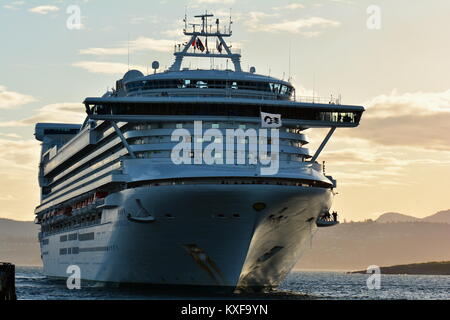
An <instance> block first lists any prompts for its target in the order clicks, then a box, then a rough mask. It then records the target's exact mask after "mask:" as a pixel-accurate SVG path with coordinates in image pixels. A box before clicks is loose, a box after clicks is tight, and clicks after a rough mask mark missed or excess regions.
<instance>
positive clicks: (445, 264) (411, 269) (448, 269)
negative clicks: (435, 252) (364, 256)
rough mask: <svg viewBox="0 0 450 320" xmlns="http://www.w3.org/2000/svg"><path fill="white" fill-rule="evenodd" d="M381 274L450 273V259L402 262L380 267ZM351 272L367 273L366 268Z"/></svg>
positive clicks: (443, 274)
mask: <svg viewBox="0 0 450 320" xmlns="http://www.w3.org/2000/svg"><path fill="white" fill-rule="evenodd" d="M380 269H381V270H380V271H381V273H382V274H424V275H442V276H445V275H450V261H442V262H427V263H414V264H404V265H399V266H390V267H381V268H380ZM352 273H367V270H361V271H355V272H352Z"/></svg>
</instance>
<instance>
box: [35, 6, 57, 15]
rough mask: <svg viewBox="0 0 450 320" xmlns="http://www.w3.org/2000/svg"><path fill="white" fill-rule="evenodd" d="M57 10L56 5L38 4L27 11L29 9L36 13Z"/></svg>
mask: <svg viewBox="0 0 450 320" xmlns="http://www.w3.org/2000/svg"><path fill="white" fill-rule="evenodd" d="M58 10H59V8H58V7H57V6H52V5H45V6H38V7H34V8H31V9H29V10H28V11H30V12H32V13H38V14H47V13H50V12H55V11H58Z"/></svg>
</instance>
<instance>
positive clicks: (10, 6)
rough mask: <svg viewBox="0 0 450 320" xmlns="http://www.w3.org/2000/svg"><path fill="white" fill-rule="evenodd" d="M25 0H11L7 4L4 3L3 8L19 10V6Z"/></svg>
mask: <svg viewBox="0 0 450 320" xmlns="http://www.w3.org/2000/svg"><path fill="white" fill-rule="evenodd" d="M24 3H25V1H12V2H11V3H9V4H5V5H4V6H3V8H5V9H8V10H19V7H21V6H22V5H23V4H24Z"/></svg>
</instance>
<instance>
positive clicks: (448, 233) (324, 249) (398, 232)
mask: <svg viewBox="0 0 450 320" xmlns="http://www.w3.org/2000/svg"><path fill="white" fill-rule="evenodd" d="M449 248H450V224H448V223H430V222H423V221H416V222H397V223H378V222H353V223H342V224H340V225H337V226H334V227H331V228H319V230H318V232H317V233H316V234H315V236H314V238H313V241H312V248H311V249H309V250H308V251H307V252H306V253H305V255H304V256H303V257H302V258H301V259H300V261H299V263H298V264H297V265H296V268H297V269H323V270H359V269H361V270H363V269H366V268H367V267H368V266H369V265H378V266H380V267H382V266H392V265H401V264H411V263H422V262H427V261H450V250H449Z"/></svg>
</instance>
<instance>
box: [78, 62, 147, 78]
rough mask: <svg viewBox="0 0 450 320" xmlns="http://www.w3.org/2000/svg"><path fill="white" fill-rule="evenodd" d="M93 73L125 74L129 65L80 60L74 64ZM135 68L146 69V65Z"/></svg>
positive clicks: (135, 67) (134, 67)
mask: <svg viewBox="0 0 450 320" xmlns="http://www.w3.org/2000/svg"><path fill="white" fill-rule="evenodd" d="M72 66H74V67H79V68H82V69H84V70H86V71H89V72H91V73H101V74H119V75H123V74H125V72H127V71H128V70H129V68H128V65H127V64H125V63H119V62H98V61H79V62H75V63H73V64H72ZM133 69H138V70H139V69H140V70H145V69H146V67H145V66H133Z"/></svg>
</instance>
